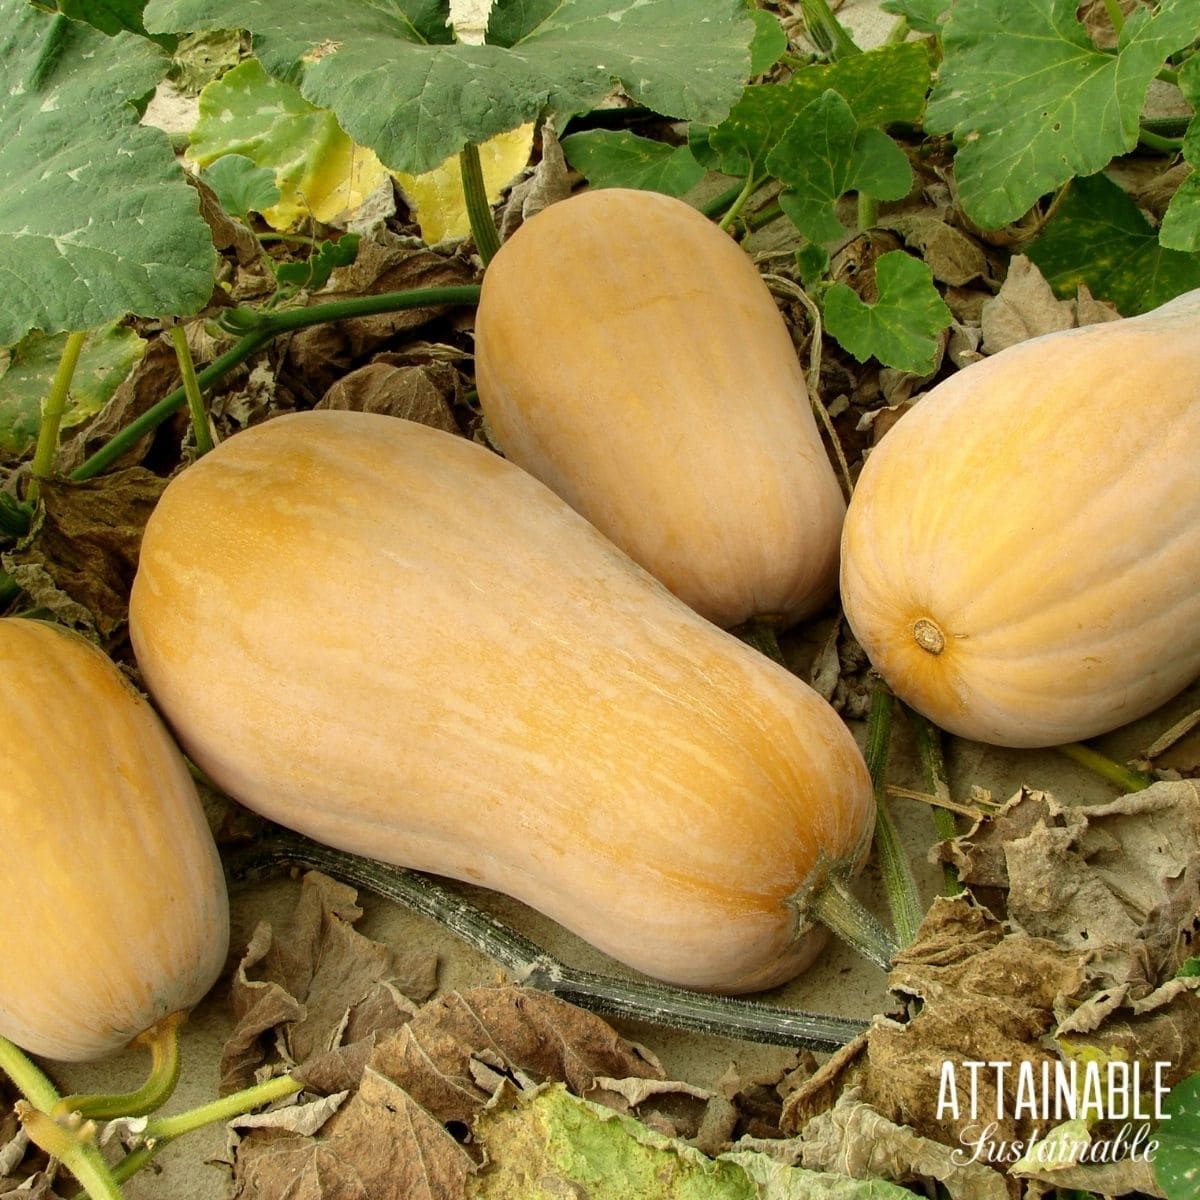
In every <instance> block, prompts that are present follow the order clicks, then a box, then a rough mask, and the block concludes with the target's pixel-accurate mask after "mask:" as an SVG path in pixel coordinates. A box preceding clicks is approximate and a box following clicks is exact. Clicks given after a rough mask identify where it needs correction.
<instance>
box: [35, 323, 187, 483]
mask: <svg viewBox="0 0 1200 1200" xmlns="http://www.w3.org/2000/svg"><path fill="white" fill-rule="evenodd" d="M179 383H180V376H179V361H178V359H177V358H176V357H175V350H174V348H173V347H172V345H171V342H170V339H169V338H165V337H156V338H153V339H151V341H150V342H149V343H148V344H147V346H146V352H145V354H143V355H142V357H141V359H140V360H139V361H138V362H137V363H136V364H135V366H134V368H133V370H132V371H130V373H129V374H128V375H127V376H126V377H125V378H124V379H123V380H122V381H121V383H120V385H119V386H118V388H117V390H116V391H115V392H114V393H113V395H112V398H111V399H110V400H109V401H108V403H107V404H106V405H105V406H104V407H103V408H102V409H101V410H100V411H99V412H98V413H97V414H96V415H95V416H94V417H93V418H92V419H91V420H90V421H89V422H88V423H87V424H86V425H84V426H83V427H82V428H81V429H80V430H79V432H78V433H76V434H75V435H74V436H73V437H71V438H70V439H68V440H67V441H64V442H63V444H62V446H61V448H60V449H59V452H58V456H57V458H56V460H55V467H56V470H57V471H58V472H59V473H60V474H62V475H69V474H70V473H71V472H72V471H74V470H75V468H76V467H78V466H79V465H80V464H81V463H82V462H83V461H84V459H86V458H89V457H91V455H93V454H94V453H95V452H96V451H97V450H99V449H100V448H101V447H102V446H104V445H105V444H106V443H107V442H108V441H109V440H110V439H112V438H113V437H114V436H115V435H116V434H118V433H119V432H120V431H121V430H123V429H124V428H125V427H126V426H128V425H132V424H133V422H134V421H135V420H136V419H137V418H138V417H140V416H142V415H143V414H144V413H145V412H147V411H148V410H149V409H151V408H153V406H154V405H155V404H157V403H158V402H159V401H160V400H161V399H162V398H163V397H164V396H167V395H169V394H170V393H171V392H173V391H174V390H175V389H176V388H177V387H179ZM178 421H179V424H178V426H177V427H176V430H175V432H173V433H172V435H171V436H172V437H173V439H174V440H175V442H176V444H178V441H179V439H180V438H181V437H182V436H183V429H184V427H185V426H186V423H187V415H186V413H184V414H181V415H180V417H179V418H178ZM154 438H155V434H154V433H153V432H151V433H147V434H144V435H143V436H142V437H141V438H140V439H139V440H138V441H137V442H135V443H134V445H133V446H132V447H131V448H130V449H129V450H127V451H125V453H124V454H122V455H121V456H120V457H119V458H118V459H116V460H115V462H114V463H113V467H114V468H120V467H127V466H132V465H133V464H135V463H140V462H141V461H142V460H143V459H144V458H145V457H146V455H147V453H148V452H149V449H150V447H151V444H152V443H153V441H154Z"/></svg>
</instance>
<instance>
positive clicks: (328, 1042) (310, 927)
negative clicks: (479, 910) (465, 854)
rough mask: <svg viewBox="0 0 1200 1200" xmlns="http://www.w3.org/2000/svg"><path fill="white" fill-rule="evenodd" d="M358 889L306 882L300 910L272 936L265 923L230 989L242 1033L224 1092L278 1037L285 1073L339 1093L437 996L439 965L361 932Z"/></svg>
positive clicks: (225, 1071) (245, 1079)
mask: <svg viewBox="0 0 1200 1200" xmlns="http://www.w3.org/2000/svg"><path fill="white" fill-rule="evenodd" d="M361 916H362V909H361V908H359V907H358V904H357V903H356V893H355V891H354V889H353V888H349V887H347V886H345V885H344V884H341V883H337V882H335V881H334V880H332V879H329V878H328V877H327V876H324V875H321V874H320V873H319V872H315V871H310V872H309V873H308V874H307V875H305V876H304V880H303V883H302V886H301V890H300V897H299V900H298V902H297V905H296V909H295V911H294V913H293V914H292V916H291V918H290V920H289V921H288V923H287V925H286V926H285V927H284V928H283V929H281V930H279V931H278V933H276V931H274V930H273V929H272V928H271V927H270V926H269V925H267V924H265V923H264V924H261V925H259V927H258V928H257V929H256V930H255V932H254V935H253V937H252V939H251V942H250V946H249V948H248V949H247V951H246V954H245V956H244V957H243V959H242V961H241V963H240V964H239V965H238V969H237V974H236V977H235V979H234V982H233V986H232V1000H233V1008H234V1014H235V1016H236V1018H237V1024H236V1026H235V1028H234V1030H233V1032H232V1034H231V1035H230V1037H229V1039H228V1041H227V1042H226V1045H225V1048H224V1050H223V1052H222V1056H221V1091H222V1092H223V1093H225V1092H231V1091H236V1090H237V1089H239V1088H242V1087H246V1086H248V1085H249V1084H250V1083H251V1082H252V1081H253V1079H254V1072H255V1069H256V1068H257V1067H258V1066H259V1064H260V1063H262V1061H263V1059H264V1058H265V1056H266V1047H265V1046H264V1045H263V1041H264V1036H263V1035H264V1034H268V1033H271V1032H276V1033H277V1034H278V1038H277V1039H276V1040H277V1041H278V1042H279V1043H280V1044H281V1045H282V1046H283V1048H284V1050H285V1053H286V1058H287V1061H286V1065H287V1066H288V1067H291V1066H293V1065H295V1064H308V1065H309V1066H310V1074H311V1076H312V1078H311V1079H309V1080H308V1082H309V1084H310V1086H313V1087H315V1086H316V1085H315V1080H316V1079H317V1078H320V1080H321V1081H322V1084H323V1087H324V1088H326V1089H328V1090H330V1091H336V1090H342V1089H343V1088H346V1087H348V1086H351V1085H352V1084H353V1082H354V1080H355V1079H356V1078H357V1075H358V1074H359V1073H360V1072H361V1070H362V1067H363V1064H364V1063H365V1061H366V1058H367V1055H368V1053H369V1050H370V1047H371V1045H372V1044H373V1040H374V1038H376V1037H377V1036H379V1034H380V1033H382V1032H384V1031H387V1030H391V1029H395V1028H397V1027H398V1026H399V1025H401V1024H402V1023H403V1022H404V1021H407V1020H408V1019H409V1018H410V1017H411V1016H412V1015H413V1013H415V1012H416V1010H417V1008H416V1003H415V1002H417V1001H420V1000H423V999H425V998H426V997H427V996H428V995H430V993H431V992H432V991H433V988H434V986H435V981H436V971H437V963H436V959H435V958H434V956H432V955H429V954H412V955H402V954H398V953H397V952H395V951H393V950H391V949H390V948H388V947H386V946H382V945H380V944H379V943H378V942H373V941H371V940H370V939H368V938H365V937H363V936H362V935H361V934H360V933H358V932H357V931H355V929H354V928H353V923H354V922H355V921H357V920H358V919H359V918H360V917H361Z"/></svg>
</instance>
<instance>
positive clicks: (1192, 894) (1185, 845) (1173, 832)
mask: <svg viewBox="0 0 1200 1200" xmlns="http://www.w3.org/2000/svg"><path fill="white" fill-rule="evenodd" d="M945 857H946V858H947V859H948V860H949V861H950V862H951V863H953V864H954V866H955V867H956V868H957V869H958V871H959V873H960V878H962V879H963V880H964V882H966V883H968V884H970V885H972V886H976V885H984V886H987V887H990V888H998V889H1003V890H1004V891H1005V892H1006V901H1007V912H1008V916H1009V919H1010V920H1011V921H1012V922H1013V924H1014V926H1015V927H1016V928H1017V929H1019V930H1023V931H1024V932H1026V933H1028V934H1031V935H1035V936H1039V937H1047V938H1052V939H1053V940H1054V941H1056V942H1057V943H1059V944H1060V945H1062V946H1065V947H1069V948H1072V949H1075V950H1077V951H1079V952H1080V953H1085V954H1086V955H1087V957H1088V977H1089V982H1090V984H1091V988H1090V990H1091V991H1092V992H1100V991H1103V992H1105V993H1107V995H1108V999H1109V1000H1110V1001H1111V1004H1110V1008H1112V1007H1116V1005H1118V1004H1121V1003H1124V1002H1125V1001H1127V1000H1129V1001H1142V1000H1144V999H1146V998H1147V997H1148V996H1149V995H1150V994H1151V993H1153V992H1154V991H1155V990H1156V989H1158V988H1159V987H1160V985H1162V984H1165V983H1166V982H1167V980H1168V979H1170V978H1171V976H1173V975H1174V974H1175V973H1176V971H1177V970H1178V968H1179V966H1180V965H1181V964H1182V963H1183V961H1184V959H1186V958H1187V957H1188V955H1189V954H1191V953H1193V952H1194V951H1193V950H1192V947H1193V946H1194V944H1195V938H1196V934H1197V928H1196V923H1197V920H1198V919H1200V783H1197V782H1195V781H1186V780H1185V781H1179V782H1162V783H1158V784H1155V785H1154V786H1153V787H1150V788H1148V789H1146V790H1145V791H1142V792H1135V793H1132V794H1129V795H1125V796H1121V797H1119V798H1118V799H1116V800H1113V801H1111V802H1110V803H1108V804H1101V805H1089V806H1082V805H1063V804H1060V803H1058V801H1056V800H1055V799H1054V797H1053V796H1050V795H1049V794H1047V793H1045V792H1033V791H1028V790H1022V791H1020V792H1019V793H1017V795H1016V796H1014V797H1013V799H1012V800H1010V801H1009V802H1008V804H1006V805H1005V806H1004V808H1003V809H1002V810H1001V811H1000V812H999V813H998V814H996V815H995V816H994V817H985V818H983V819H982V820H981V821H980V822H978V823H977V824H976V826H975V828H974V829H972V830H971V831H970V832H969V833H967V834H966V835H964V837H962V838H960V839H958V840H957V841H956V842H955V843H951V844H950V846H949V847H947V848H946V849H945Z"/></svg>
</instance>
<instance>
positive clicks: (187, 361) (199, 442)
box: [171, 322, 213, 454]
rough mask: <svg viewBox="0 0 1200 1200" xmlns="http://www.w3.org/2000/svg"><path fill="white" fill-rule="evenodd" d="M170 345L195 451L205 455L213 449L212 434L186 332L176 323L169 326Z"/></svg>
mask: <svg viewBox="0 0 1200 1200" xmlns="http://www.w3.org/2000/svg"><path fill="white" fill-rule="evenodd" d="M171 344H172V345H173V346H174V347H175V360H176V362H178V364H179V374H180V376H181V378H182V379H183V394H184V397H185V398H186V400H187V406H188V412H189V413H190V414H191V418H192V434H193V435H194V437H195V439H196V451H197V453H199V454H207V453H208V452H209V451H210V450H211V449H212V448H213V440H212V434H211V433H210V432H209V428H208V413H207V412H205V411H204V397H203V396H202V395H201V394H200V384H199V382H198V381H197V379H196V364H195V363H194V362H193V361H192V351H191V348H190V347H189V346H188V341H187V330H186V329H184V327H183V326H182V325H180V324H179V323H178V322H176V323H174V324H173V325H172V326H171Z"/></svg>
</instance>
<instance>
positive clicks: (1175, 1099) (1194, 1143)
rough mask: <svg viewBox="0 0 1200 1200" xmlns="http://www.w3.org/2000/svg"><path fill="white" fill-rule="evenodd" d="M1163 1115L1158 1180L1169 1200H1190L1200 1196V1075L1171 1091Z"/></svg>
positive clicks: (1157, 1132) (1157, 1156)
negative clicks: (1189, 1199) (1164, 1118)
mask: <svg viewBox="0 0 1200 1200" xmlns="http://www.w3.org/2000/svg"><path fill="white" fill-rule="evenodd" d="M1163 1115H1164V1116H1165V1117H1166V1120H1164V1121H1163V1122H1162V1123H1161V1124H1160V1125H1159V1126H1158V1128H1157V1129H1156V1130H1155V1134H1154V1136H1155V1138H1156V1139H1157V1141H1158V1144H1159V1145H1158V1151H1157V1153H1156V1154H1155V1155H1154V1178H1155V1181H1156V1182H1157V1184H1158V1186H1159V1187H1160V1188H1162V1190H1163V1193H1164V1194H1165V1195H1166V1197H1167V1200H1188V1198H1189V1197H1195V1196H1196V1195H1200V1074H1197V1075H1189V1076H1188V1078H1187V1079H1183V1080H1181V1081H1180V1082H1179V1083H1177V1084H1176V1085H1175V1086H1174V1087H1173V1088H1172V1089H1171V1094H1170V1095H1169V1096H1168V1097H1167V1102H1166V1105H1165V1112H1164V1114H1163Z"/></svg>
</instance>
